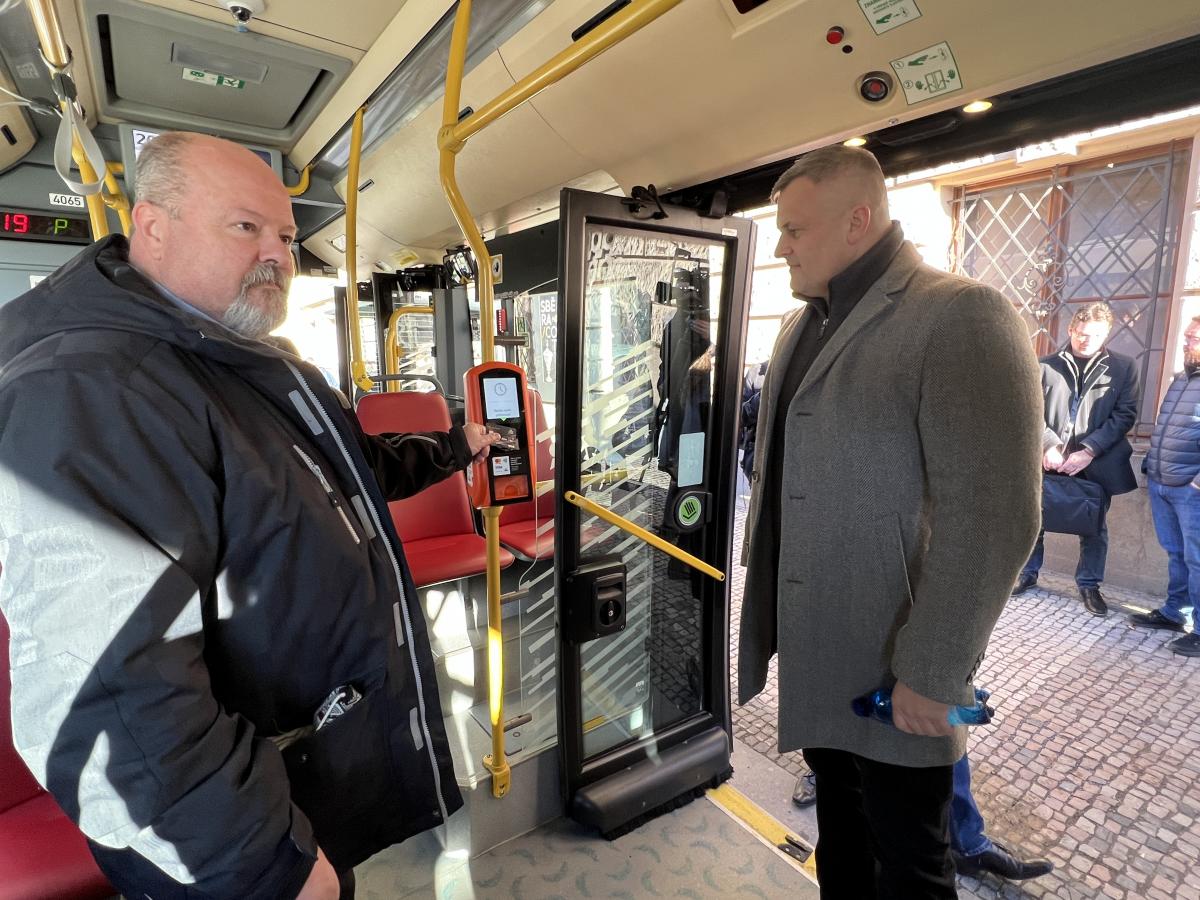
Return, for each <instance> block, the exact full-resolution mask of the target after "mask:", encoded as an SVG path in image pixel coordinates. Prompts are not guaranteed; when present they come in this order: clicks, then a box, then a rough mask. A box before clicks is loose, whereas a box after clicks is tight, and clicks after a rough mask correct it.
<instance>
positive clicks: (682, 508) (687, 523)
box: [675, 496, 704, 528]
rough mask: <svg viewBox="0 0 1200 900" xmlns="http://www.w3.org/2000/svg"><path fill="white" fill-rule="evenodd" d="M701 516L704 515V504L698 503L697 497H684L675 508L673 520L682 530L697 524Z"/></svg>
mask: <svg viewBox="0 0 1200 900" xmlns="http://www.w3.org/2000/svg"><path fill="white" fill-rule="evenodd" d="M702 515H704V504H703V503H701V502H700V498H699V497H694V496H691V497H684V498H682V499H681V500H680V501H679V505H678V506H677V507H676V508H675V518H676V519H677V520H678V521H679V524H680V525H682V526H683V527H684V528H691V527H692V526H694V525H697V524H699V522H700V517H701V516H702Z"/></svg>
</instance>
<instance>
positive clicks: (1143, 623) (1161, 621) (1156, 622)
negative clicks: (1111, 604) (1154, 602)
mask: <svg viewBox="0 0 1200 900" xmlns="http://www.w3.org/2000/svg"><path fill="white" fill-rule="evenodd" d="M1129 624H1130V625H1136V626H1137V627H1138V628H1161V629H1162V630H1163V631H1183V626H1182V625H1180V624H1179V623H1178V622H1172V621H1171V620H1170V619H1168V618H1167V617H1166V616H1164V615H1163V614H1162V613H1160V612H1159V611H1158V610H1157V609H1156V610H1153V611H1151V612H1148V613H1134V614H1133V615H1131V616H1130V617H1129Z"/></svg>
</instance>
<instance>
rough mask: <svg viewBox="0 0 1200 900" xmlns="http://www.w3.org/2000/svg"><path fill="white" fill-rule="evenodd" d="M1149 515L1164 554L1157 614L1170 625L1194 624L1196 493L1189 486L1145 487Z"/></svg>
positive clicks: (1199, 545) (1198, 529)
mask: <svg viewBox="0 0 1200 900" xmlns="http://www.w3.org/2000/svg"><path fill="white" fill-rule="evenodd" d="M1149 489H1150V515H1151V516H1152V517H1153V518H1154V531H1155V532H1156V533H1157V534H1158V542H1159V543H1160V544H1161V545H1162V548H1163V549H1164V550H1166V551H1167V602H1166V603H1165V604H1164V605H1163V606H1162V608H1161V609H1159V612H1161V613H1162V614H1163V616H1165V617H1166V618H1168V619H1170V620H1171V621H1172V622H1178V623H1179V624H1180V625H1187V624H1188V618H1189V615H1188V614H1189V613H1191V618H1192V619H1193V621H1194V620H1195V611H1196V601H1197V600H1198V599H1200V490H1198V489H1197V488H1194V487H1192V486H1191V485H1190V484H1183V485H1180V486H1179V487H1169V486H1168V485H1165V484H1159V483H1158V482H1157V481H1151V482H1150V483H1149Z"/></svg>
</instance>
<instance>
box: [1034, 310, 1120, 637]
mask: <svg viewBox="0 0 1200 900" xmlns="http://www.w3.org/2000/svg"><path fill="white" fill-rule="evenodd" d="M1112 326H1113V313H1112V309H1110V308H1109V306H1108V304H1107V303H1103V302H1100V303H1089V304H1087V305H1086V306H1084V307H1082V308H1080V309H1079V310H1077V311H1076V313H1075V315H1074V316H1072V317H1071V324H1070V326H1069V327H1068V329H1067V334H1068V336H1069V341H1068V343H1067V346H1065V347H1063V349H1062V350H1060V351H1058V352H1057V353H1054V354H1051V355H1050V356H1046V357H1043V358H1042V360H1041V361H1040V362H1041V369H1042V394H1043V396H1044V397H1045V417H1046V430H1045V433H1044V434H1043V435H1042V447H1043V448H1044V450H1045V452H1044V453H1043V454H1042V468H1043V469H1045V470H1046V471H1047V472H1059V473H1061V474H1063V475H1072V476H1075V477H1076V478H1084V479H1087V480H1088V481H1094V482H1096V483H1097V484H1099V485H1100V486H1101V487H1102V488H1104V492H1105V498H1104V508H1103V510H1102V511H1101V516H1100V530H1099V532H1098V533H1097V534H1094V535H1081V536H1080V538H1079V562H1078V564H1077V565H1076V567H1075V584H1076V586H1077V587H1078V588H1079V597H1080V599H1081V600H1082V601H1083V607H1084V609H1086V610H1087V611H1088V612H1090V613H1091V614H1092V615H1094V616H1106V615H1108V604H1107V603H1106V602H1105V600H1104V597H1103V595H1101V593H1100V585H1101V583H1102V582H1103V581H1104V564H1105V561H1106V560H1107V559H1108V523H1107V522H1106V521H1105V518H1106V516H1107V513H1108V508H1109V505H1110V504H1111V503H1112V498H1113V497H1114V496H1116V495H1117V494H1124V493H1128V492H1129V491H1132V490H1136V488H1137V486H1138V483H1137V477H1136V476H1135V475H1134V474H1133V467H1132V466H1131V465H1130V463H1129V460H1130V457H1132V456H1133V447H1132V446H1130V444H1129V439H1128V438H1126V437H1125V435H1126V433H1127V432H1128V431H1129V429H1130V428H1132V427H1133V424H1134V422H1136V421H1137V410H1138V397H1139V396H1140V395H1141V381H1140V379H1139V378H1138V373H1137V369H1136V367H1135V366H1134V362H1133V360H1132V359H1130V358H1129V357H1128V356H1122V355H1121V354H1119V353H1112V352H1110V351H1109V350H1108V349H1107V347H1106V346H1105V344H1106V343H1107V341H1108V337H1109V335H1110V334H1111V333H1112ZM1044 535H1045V532H1041V533H1039V534H1038V539H1037V543H1036V544H1035V545H1034V547H1033V553H1032V554H1030V557H1029V561H1028V562H1026V563H1025V568H1023V569H1022V570H1021V574H1020V575H1019V576H1018V577H1017V583H1016V586H1015V587H1013V591H1012V592H1013V596H1017V595H1019V594H1023V593H1025V592H1026V591H1027V590H1029V589H1030V588H1031V587H1033V586H1034V585H1035V584H1037V580H1038V571H1039V570H1040V569H1041V567H1042V559H1043V557H1044V555H1045V547H1044V544H1043V540H1044Z"/></svg>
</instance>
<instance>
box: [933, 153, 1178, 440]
mask: <svg viewBox="0 0 1200 900" xmlns="http://www.w3.org/2000/svg"><path fill="white" fill-rule="evenodd" d="M1187 162H1188V151H1187V149H1186V148H1185V147H1183V146H1172V147H1170V148H1167V149H1160V150H1158V151H1157V152H1153V153H1152V154H1151V155H1147V156H1143V157H1142V158H1139V159H1134V160H1126V161H1120V162H1118V161H1103V160H1101V161H1091V162H1088V163H1085V164H1081V165H1078V166H1058V167H1055V168H1054V169H1052V170H1050V171H1048V172H1045V173H1042V174H1040V175H1038V176H1035V177H1033V178H1030V179H1028V180H1022V181H1020V182H1019V183H1009V184H1005V185H1000V186H982V187H967V188H964V189H960V191H959V193H958V196H957V197H956V198H955V200H954V201H953V204H954V219H955V229H956V231H955V252H954V254H953V259H952V266H953V269H954V270H955V271H957V272H960V273H961V274H964V275H967V276H969V277H971V278H974V279H976V280H978V281H981V282H983V283H984V284H987V285H990V286H992V287H994V288H996V289H997V290H999V291H1000V292H1001V293H1003V294H1004V295H1005V296H1006V297H1008V298H1009V299H1010V300H1011V301H1012V302H1013V304H1014V305H1015V306H1016V307H1017V309H1018V311H1019V312H1020V313H1021V316H1022V318H1024V319H1025V320H1026V323H1027V324H1028V326H1029V335H1030V340H1031V341H1032V342H1033V346H1034V349H1035V350H1036V352H1037V354H1038V355H1039V356H1044V355H1046V354H1049V353H1052V352H1054V351H1055V350H1058V349H1059V348H1061V347H1062V346H1063V345H1064V344H1065V343H1066V342H1067V327H1068V326H1069V324H1070V322H1071V317H1072V316H1073V315H1074V313H1075V311H1076V310H1077V309H1078V308H1079V307H1080V306H1081V305H1085V304H1087V303H1091V302H1094V301H1097V300H1104V301H1107V302H1108V304H1109V305H1110V306H1111V307H1112V310H1113V313H1114V314H1115V317H1116V322H1115V324H1114V326H1113V333H1112V337H1111V338H1110V339H1109V343H1108V346H1109V348H1110V349H1111V350H1113V351H1114V352H1116V353H1121V354H1124V355H1126V356H1131V357H1133V358H1134V359H1135V360H1136V361H1137V362H1138V365H1139V371H1140V372H1141V376H1142V388H1143V396H1142V403H1141V407H1140V414H1139V426H1138V433H1139V434H1143V433H1144V434H1148V433H1149V431H1148V428H1149V426H1150V424H1152V422H1153V418H1154V408H1155V406H1156V403H1157V398H1158V391H1159V378H1160V376H1161V374H1162V371H1161V370H1162V368H1163V366H1164V361H1163V349H1164V343H1165V341H1166V334H1167V329H1168V327H1169V323H1170V321H1171V297H1172V288H1173V285H1172V278H1173V273H1174V269H1175V255H1176V253H1177V251H1178V247H1179V239H1180V224H1181V215H1180V214H1181V211H1182V209H1183V206H1184V204H1183V202H1182V201H1183V196H1182V195H1183V192H1184V190H1185V185H1186V181H1187V169H1188V166H1187Z"/></svg>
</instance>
